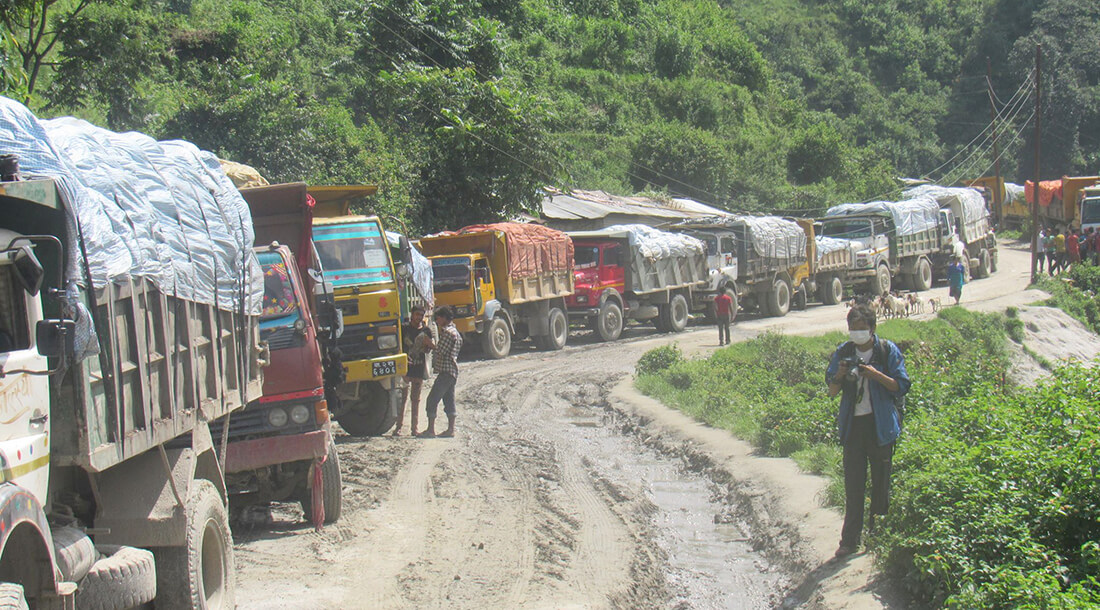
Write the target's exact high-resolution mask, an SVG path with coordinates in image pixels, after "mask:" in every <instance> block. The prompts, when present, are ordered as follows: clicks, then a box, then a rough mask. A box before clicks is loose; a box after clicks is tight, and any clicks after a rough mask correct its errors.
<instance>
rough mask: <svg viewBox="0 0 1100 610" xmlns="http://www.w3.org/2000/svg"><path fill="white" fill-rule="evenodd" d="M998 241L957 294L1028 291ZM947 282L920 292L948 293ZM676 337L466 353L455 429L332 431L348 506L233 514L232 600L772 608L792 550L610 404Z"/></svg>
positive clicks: (643, 331) (687, 341) (822, 322)
mask: <svg viewBox="0 0 1100 610" xmlns="http://www.w3.org/2000/svg"><path fill="white" fill-rule="evenodd" d="M1006 246H1007V247H1002V250H1001V256H1000V267H1001V270H1000V271H999V272H998V273H997V274H995V275H994V276H993V277H992V278H991V279H986V280H978V281H975V282H972V283H971V284H969V285H968V286H967V287H966V290H965V291H964V305H969V306H973V307H975V308H979V309H998V308H1000V309H1003V308H1004V307H1006V306H1008V305H1020V304H1026V303H1028V302H1031V301H1034V300H1036V298H1037V295H1036V294H1034V293H1031V294H1028V293H1024V289H1025V288H1026V284H1027V274H1026V271H1027V269H1028V265H1029V263H1028V259H1027V255H1026V253H1025V252H1024V251H1023V249H1022V247H1012V246H1010V245H1007V244H1006ZM946 292H947V291H946V288H945V287H942V286H938V287H936V288H935V289H933V290H932V291H930V292H929V293H925V295H927V296H926V297H925V298H927V297H931V296H942V297H943V300H944V301H946V300H947V299H946ZM844 315H845V308H844V307H843V306H833V307H824V306H811V307H810V308H809V309H808V310H806V311H801V312H792V313H791V314H789V315H788V316H787V317H785V318H780V319H774V318H760V319H753V318H752V317H751V316H746V317H741V318H739V319H738V321H737V322H736V323H735V325H734V329H733V335H734V339H735V340H744V339H747V338H750V337H752V336H755V335H757V334H759V333H760V332H763V331H765V330H769V329H776V330H782V331H784V332H790V333H799V334H808V333H816V332H824V331H827V330H833V329H842V328H844ZM673 341H675V342H677V343H679V344H680V346H681V347H682V348H683V349H684V351H685V352H688V353H705V352H707V351H709V350H712V349H714V348H716V347H717V333H716V331H715V330H714V328H713V327H709V326H701V327H697V328H693V329H689V331H688V332H685V333H682V334H678V335H659V334H654V333H653V331H652V329H651V328H648V327H645V328H643V327H636V328H631V329H628V330H627V332H625V333H624V338H623V339H621V340H620V341H617V342H615V343H609V344H602V343H597V342H595V341H594V340H593V338H592V337H591V336H589V335H588V334H586V333H580V334H576V335H571V337H570V345H569V346H568V347H566V349H564V350H562V351H560V352H550V353H547V352H537V351H533V350H529V349H527V348H524V347H518V348H517V349H516V350H515V352H514V353H513V355H512V356H510V357H509V358H507V359H504V360H499V361H488V360H478V359H477V357H476V356H473V357H472V359H471V360H469V361H466V362H463V363H462V372H461V374H460V377H459V384H458V410H459V416H458V434H457V437H456V438H454V439H415V438H409V437H407V436H403V437H399V438H391V437H388V436H387V437H384V438H373V439H355V438H352V437H349V436H346V435H343V434H342V432H340V431H339V429H337V439H336V440H337V446H338V449H339V453H340V459H341V469H342V473H343V481H344V507H343V516H342V517H341V519H340V521H339V522H338V523H336V524H334V525H330V526H327V527H326V528H325V529H324V530H323V531H321V532H314V531H313V529H312V528H310V527H309V526H307V525H306V524H305V523H304V522H302V521H301V511H300V509H298V507H297V506H296V505H290V504H288V505H276V506H275V507H273V509H272V510H271V513H270V515H267V514H263V515H261V518H255V516H253V518H252V519H251V520H249V521H248V522H244V521H242V522H238V523H236V524H235V525H234V537H235V540H236V563H237V574H238V587H237V602H238V605H239V606H240V607H242V608H405V607H408V608H412V607H416V608H517V607H525V608H638V607H660V608H746V609H752V608H771V607H776V606H778V605H780V604H781V603H783V601H784V600H785V599H787V594H788V592H789V591H788V590H789V589H790V588H791V587H792V583H793V582H798V581H799V580H800V576H801V575H800V574H798V573H797V569H798V568H797V567H796V566H798V565H800V564H799V562H798V561H797V558H784V557H783V556H782V554H780V553H775V552H771V551H772V549H768V548H761V547H762V545H761V543H760V540H761V538H760V537H756V538H754V536H753V532H752V529H751V526H750V525H749V524H750V523H751V522H752V521H753V520H752V519H750V518H748V516H746V515H739V514H738V508H737V506H738V505H739V504H738V503H737V502H736V501H735V499H733V498H731V497H730V494H729V493H728V490H724V489H722V488H721V487H720V486H719V485H717V484H715V483H714V482H712V481H710V480H708V479H707V477H706V475H705V474H704V473H702V472H699V471H696V470H695V469H693V468H692V467H691V465H690V461H689V460H686V459H683V458H682V457H680V456H677V455H675V454H665V453H660V452H658V451H655V450H653V449H651V448H650V445H651V444H647V443H646V441H647V440H648V439H647V433H646V429H645V428H644V427H638V426H636V425H635V423H636V422H633V421H627V420H626V416H624V415H621V414H620V413H618V412H617V411H614V410H612V409H610V408H609V407H608V401H607V396H608V393H609V392H610V390H611V388H612V387H614V385H615V384H616V383H618V382H619V381H620V380H622V379H623V378H624V377H625V376H629V375H632V374H633V372H634V366H635V363H636V362H637V360H638V358H639V357H640V356H641V355H642V354H643V353H645V352H646V351H647V350H649V349H652V348H653V347H656V346H658V345H662V344H666V343H671V342H673ZM426 394H427V391H426V390H425V395H426ZM421 425H422V426H423V423H422V424H421ZM405 432H406V433H407V432H408V423H407V422H406V427H405ZM839 524H840V521H839V516H838V519H837V527H838V528H839ZM792 535H793V534H792Z"/></svg>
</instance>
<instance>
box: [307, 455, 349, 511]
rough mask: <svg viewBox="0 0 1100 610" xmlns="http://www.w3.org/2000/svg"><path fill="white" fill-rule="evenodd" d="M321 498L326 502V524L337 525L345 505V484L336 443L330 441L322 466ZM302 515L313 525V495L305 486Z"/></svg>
mask: <svg viewBox="0 0 1100 610" xmlns="http://www.w3.org/2000/svg"><path fill="white" fill-rule="evenodd" d="M321 478H322V480H323V482H322V484H321V497H322V498H323V499H324V502H325V524H331V523H336V521H338V520H339V519H340V511H341V509H342V508H343V504H344V484H343V481H342V480H341V478H340V455H339V454H337V453H336V443H335V442H334V441H333V440H332V437H331V436H330V437H329V439H328V457H326V458H325V463H324V464H321ZM301 502H302V513H303V514H304V515H305V518H306V522H308V523H313V493H312V491H311V490H310V487H309V485H305V486H304V487H303V489H302V495H301Z"/></svg>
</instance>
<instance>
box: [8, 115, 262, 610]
mask: <svg viewBox="0 0 1100 610" xmlns="http://www.w3.org/2000/svg"><path fill="white" fill-rule="evenodd" d="M0 153H3V154H8V155H15V156H17V158H18V160H19V163H20V164H21V172H22V175H21V176H20V175H14V176H9V177H10V178H12V179H11V180H9V181H6V182H0V207H2V209H3V213H2V214H0V412H2V413H3V417H2V421H3V423H2V424H0V463H2V471H0V477H2V478H0V582H2V583H3V584H0V589H2V590H3V594H4V596H5V597H4V599H5V600H6V601H9V600H10V603H14V604H15V605H16V606H17V607H19V606H24V605H26V606H30V607H32V608H62V607H64V608H71V607H73V606H74V604H75V606H76V607H79V608H128V607H134V606H141V605H143V604H147V603H149V602H151V601H153V600H154V599H155V601H156V606H157V607H158V608H232V607H234V582H235V575H234V569H233V568H234V563H233V541H232V537H231V534H230V530H229V522H228V518H227V514H226V502H227V498H226V485H225V479H224V477H223V474H222V473H223V464H224V451H225V446H224V445H218V444H216V443H214V442H213V440H212V432H211V423H212V422H216V421H217V420H219V418H223V419H222V421H225V419H224V418H225V416H227V415H230V416H231V414H232V413H233V412H235V411H238V410H239V409H241V408H242V407H244V406H245V405H246V404H248V403H249V402H252V401H254V400H256V399H258V398H259V397H260V395H261V385H262V379H261V376H260V367H261V365H262V364H264V358H265V353H264V351H263V350H262V349H261V346H260V342H259V319H260V312H261V298H262V294H263V280H262V274H261V272H260V268H259V265H258V264H257V261H256V257H255V255H254V253H253V251H252V245H253V236H252V224H251V218H250V216H249V210H248V206H247V205H246V204H245V203H244V201H243V200H242V199H241V197H240V195H239V194H238V192H237V190H236V188H234V186H233V184H232V183H231V182H230V181H229V179H228V178H227V177H226V176H225V174H224V173H223V172H222V170H221V168H220V166H219V164H218V161H217V159H216V158H215V157H214V156H213V155H212V154H210V153H206V152H202V151H199V150H198V149H197V148H195V147H194V146H192V145H190V144H188V143H186V142H179V141H173V142H156V141H154V140H152V139H151V138H148V137H146V136H143V135H141V134H136V133H127V134H116V133H112V132H109V131H106V130H103V129H99V128H96V127H93V126H91V125H89V124H87V123H85V122H82V121H77V120H74V119H55V120H50V121H39V120H37V119H36V118H35V117H34V116H33V115H32V114H31V113H30V112H29V111H28V110H27V109H26V108H25V107H23V106H22V105H20V104H18V103H16V102H13V101H11V100H9V99H6V98H0ZM21 178H22V179H21ZM93 539H94V541H93Z"/></svg>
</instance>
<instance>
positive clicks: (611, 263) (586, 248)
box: [567, 224, 713, 341]
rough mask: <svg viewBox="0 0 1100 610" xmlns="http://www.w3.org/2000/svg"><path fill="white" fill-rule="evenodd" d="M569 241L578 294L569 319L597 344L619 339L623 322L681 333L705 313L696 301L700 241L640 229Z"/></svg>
mask: <svg viewBox="0 0 1100 610" xmlns="http://www.w3.org/2000/svg"><path fill="white" fill-rule="evenodd" d="M569 236H570V237H571V238H572V239H573V247H574V250H575V252H576V256H575V262H576V271H575V275H576V292H575V293H574V294H572V295H570V296H569V297H568V298H567V303H568V305H569V316H570V317H571V318H573V319H577V320H583V321H585V322H586V324H587V325H588V327H589V328H591V329H593V330H594V331H595V332H596V334H597V336H599V337H600V339H602V340H604V341H614V340H615V339H617V338H619V335H620V334H621V333H622V330H623V326H624V324H625V322H626V321H627V320H636V321H642V322H644V321H652V322H653V325H654V326H655V327H656V328H657V330H659V331H662V332H681V331H683V330H684V329H685V328H687V324H688V320H689V318H690V315H691V312H692V310H693V309H694V308H705V307H706V304H705V302H704V301H702V300H700V299H698V298H696V292H698V291H704V290H706V288H707V286H708V283H707V278H708V270H707V251H706V246H705V245H704V243H703V242H702V241H700V240H698V239H696V238H694V237H692V236H690V235H681V234H677V233H669V232H666V231H661V230H658V229H654V228H653V227H649V226H646V225H638V224H632V225H614V226H610V227H607V228H604V229H600V230H598V231H576V232H570V233H569ZM712 301H713V297H712Z"/></svg>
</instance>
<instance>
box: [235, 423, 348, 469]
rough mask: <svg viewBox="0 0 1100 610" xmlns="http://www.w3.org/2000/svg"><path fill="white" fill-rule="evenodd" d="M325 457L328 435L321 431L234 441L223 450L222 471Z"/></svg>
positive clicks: (258, 467)
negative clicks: (223, 462)
mask: <svg viewBox="0 0 1100 610" xmlns="http://www.w3.org/2000/svg"><path fill="white" fill-rule="evenodd" d="M326 455H328V432H325V431H324V430H314V431H313V432H306V433H304V434H291V435H287V436H271V437H268V438H257V439H252V440H247V441H237V442H233V443H229V444H228V445H227V446H226V448H225V471H226V472H227V473H233V472H245V471H248V470H257V469H260V468H266V467H267V466H274V465H276V464H285V463H287V462H298V461H305V460H314V459H317V458H323V457H325V456H326Z"/></svg>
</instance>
